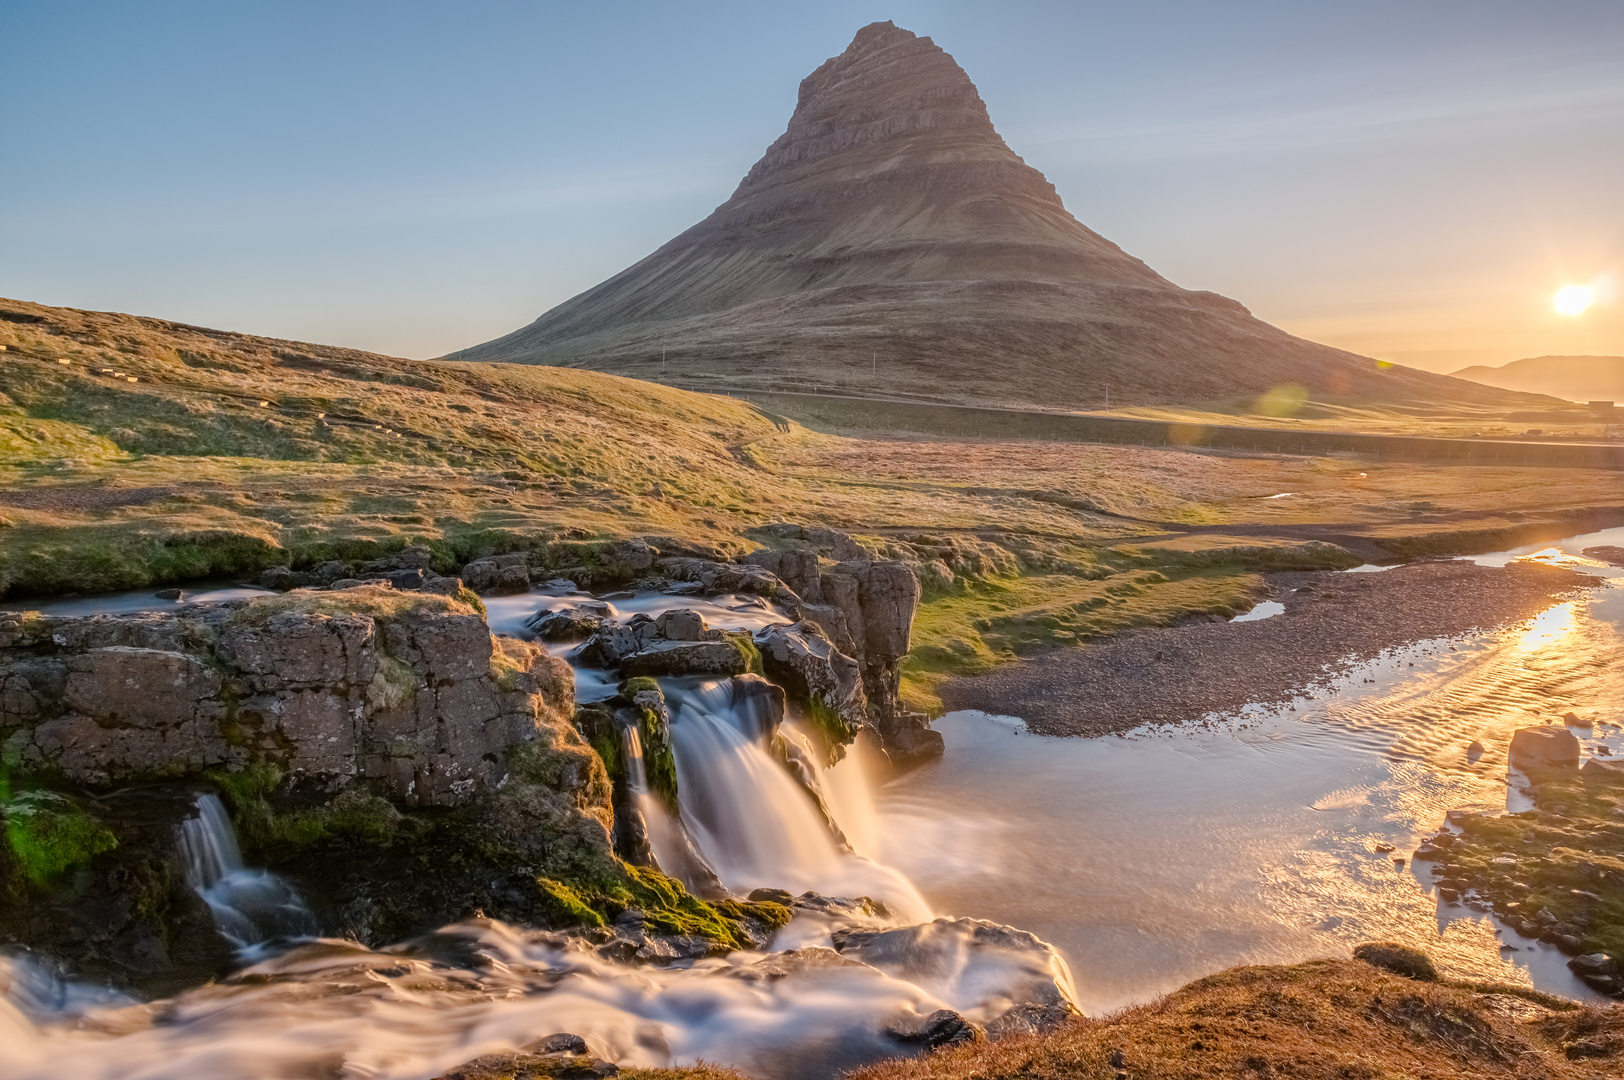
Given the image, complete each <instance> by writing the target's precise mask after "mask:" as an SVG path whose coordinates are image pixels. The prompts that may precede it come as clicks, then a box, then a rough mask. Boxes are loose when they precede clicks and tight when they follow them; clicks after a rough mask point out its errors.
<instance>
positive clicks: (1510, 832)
mask: <svg viewBox="0 0 1624 1080" xmlns="http://www.w3.org/2000/svg"><path fill="white" fill-rule="evenodd" d="M1527 775H1528V777H1529V779H1530V781H1531V783H1532V790H1533V795H1534V802H1535V806H1534V809H1533V810H1529V811H1525V812H1523V813H1519V814H1505V815H1502V816H1500V817H1468V818H1466V819H1464V820H1463V821H1462V822H1461V834H1460V836H1459V837H1457V838H1456V839H1454V840H1453V841H1447V840H1440V841H1439V843H1440V844H1441V847H1440V855H1441V857H1440V858H1439V859H1438V860H1437V862H1436V863H1435V864H1434V865H1435V871H1434V874H1435V877H1436V878H1437V879H1438V880H1439V881H1440V882H1451V883H1455V884H1454V885H1445V886H1444V887H1445V888H1449V887H1470V888H1473V889H1476V890H1477V891H1478V892H1479V893H1480V894H1481V895H1483V896H1485V897H1487V898H1489V899H1490V900H1491V901H1492V902H1493V904H1494V907H1495V910H1496V911H1497V912H1498V913H1499V914H1500V915H1501V916H1502V917H1503V918H1505V919H1506V920H1507V921H1509V922H1513V923H1514V924H1522V925H1525V926H1526V927H1527V928H1528V930H1527V932H1531V933H1536V934H1540V935H1542V936H1543V935H1545V934H1547V933H1561V932H1563V930H1564V929H1566V930H1571V931H1577V934H1576V935H1575V936H1578V937H1579V938H1580V940H1581V946H1580V947H1581V949H1582V950H1583V951H1584V952H1605V953H1607V954H1608V955H1610V956H1613V957H1614V958H1616V959H1618V960H1620V961H1624V776H1620V775H1619V774H1618V773H1614V772H1610V771H1599V770H1590V771H1581V770H1577V769H1571V768H1567V769H1564V768H1544V769H1530V770H1528V771H1527Z"/></svg>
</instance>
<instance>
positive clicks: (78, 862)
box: [0, 784, 118, 888]
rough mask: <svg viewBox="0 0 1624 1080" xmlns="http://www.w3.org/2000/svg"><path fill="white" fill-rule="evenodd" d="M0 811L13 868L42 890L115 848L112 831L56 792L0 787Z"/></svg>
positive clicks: (4, 785) (115, 840)
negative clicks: (3, 820)
mask: <svg viewBox="0 0 1624 1080" xmlns="http://www.w3.org/2000/svg"><path fill="white" fill-rule="evenodd" d="M0 813H3V814H4V817H5V825H6V847H7V849H8V850H9V852H10V854H11V858H12V861H13V864H14V866H15V867H16V868H17V869H18V871H20V872H21V874H22V875H23V876H24V877H25V878H26V879H27V880H28V881H29V882H31V883H32V884H34V885H36V886H39V887H41V888H52V887H55V886H57V885H59V884H61V883H62V881H63V879H64V878H65V877H66V876H67V874H68V872H69V871H70V870H73V869H74V868H76V867H79V866H83V865H85V864H86V863H88V862H90V860H91V859H93V858H95V857H96V856H97V855H100V854H102V853H103V852H108V851H112V850H113V849H115V848H117V847H118V838H117V837H116V836H114V835H113V833H112V830H110V829H108V828H107V826H105V825H103V824H102V823H101V821H99V820H98V819H97V818H95V817H93V816H92V815H90V814H88V813H86V812H85V811H84V809H82V808H81V807H80V806H79V804H78V803H77V802H76V801H75V800H73V799H71V798H69V797H68V796H66V795H62V794H59V793H57V792H52V791H24V792H19V793H16V794H12V793H11V792H10V791H9V784H0Z"/></svg>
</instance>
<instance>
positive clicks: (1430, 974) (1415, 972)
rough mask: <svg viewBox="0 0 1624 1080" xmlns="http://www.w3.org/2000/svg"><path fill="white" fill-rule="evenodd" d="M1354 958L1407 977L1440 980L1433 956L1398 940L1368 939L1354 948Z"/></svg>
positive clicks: (1421, 979) (1420, 979) (1424, 980)
mask: <svg viewBox="0 0 1624 1080" xmlns="http://www.w3.org/2000/svg"><path fill="white" fill-rule="evenodd" d="M1353 958H1354V959H1355V960H1363V961H1364V962H1365V963H1367V964H1369V965H1371V966H1372V967H1379V968H1381V969H1382V970H1384V971H1391V972H1392V973H1393V974H1395V975H1402V976H1404V977H1405V978H1406V979H1416V980H1419V981H1421V982H1437V981H1438V969H1437V968H1436V967H1434V966H1433V963H1432V958H1431V957H1429V956H1428V955H1427V954H1426V953H1424V952H1422V951H1421V950H1420V949H1413V948H1411V947H1410V946H1408V945H1401V944H1399V943H1398V942H1396V941H1367V942H1366V943H1364V944H1363V945H1360V946H1358V947H1356V948H1355V949H1354V950H1353Z"/></svg>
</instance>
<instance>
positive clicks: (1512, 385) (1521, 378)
mask: <svg viewBox="0 0 1624 1080" xmlns="http://www.w3.org/2000/svg"><path fill="white" fill-rule="evenodd" d="M1452 374H1453V375H1454V377H1455V378H1457V379H1470V380H1471V381H1472V382H1477V383H1482V384H1483V385H1485V386H1497V387H1500V388H1501V389H1503V390H1516V391H1520V392H1522V393H1525V394H1548V395H1550V396H1551V397H1557V398H1566V399H1567V400H1569V401H1598V400H1599V401H1624V356H1531V357H1529V358H1528V359H1526V360H1514V361H1512V362H1511V363H1509V364H1502V365H1500V366H1499V367H1489V366H1487V365H1484V364H1479V365H1477V366H1475V367H1468V368H1461V369H1460V370H1459V371H1456V372H1453V373H1452Z"/></svg>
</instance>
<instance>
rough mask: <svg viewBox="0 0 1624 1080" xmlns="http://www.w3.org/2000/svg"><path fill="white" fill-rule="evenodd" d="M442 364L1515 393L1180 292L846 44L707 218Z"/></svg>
mask: <svg viewBox="0 0 1624 1080" xmlns="http://www.w3.org/2000/svg"><path fill="white" fill-rule="evenodd" d="M449 359H455V360H485V361H504V362H508V361H512V362H521V363H536V364H557V365H568V366H579V367H589V368H594V369H596V370H600V371H608V372H613V373H616V374H621V375H632V376H637V377H643V378H660V379H672V378H677V379H695V380H696V381H697V380H698V378H699V377H700V376H703V380H704V382H705V384H706V385H707V386H708V385H712V384H714V383H717V382H720V383H722V384H723V385H727V386H736V387H740V388H750V389H789V390H809V389H814V388H817V387H821V388H822V389H824V390H828V389H830V388H836V389H837V390H838V392H840V393H858V394H881V395H894V394H902V395H910V396H922V397H926V398H933V399H939V400H949V401H993V402H1003V403H1012V404H1023V405H1037V406H1040V407H1044V408H1048V407H1054V406H1060V407H1077V406H1094V405H1098V404H1101V403H1102V394H1103V388H1104V387H1105V386H1106V385H1109V386H1110V388H1111V389H1110V395H1109V399H1110V400H1111V401H1113V402H1116V403H1119V404H1120V403H1126V402H1134V403H1144V402H1169V401H1186V402H1194V401H1210V400H1214V399H1223V398H1234V397H1236V396H1244V397H1247V398H1251V397H1254V396H1256V395H1258V394H1261V393H1264V392H1265V391H1268V390H1270V389H1271V388H1274V387H1277V386H1279V385H1281V384H1282V383H1297V384H1300V385H1302V386H1305V387H1307V388H1308V390H1309V391H1310V392H1311V393H1313V394H1315V395H1326V396H1338V397H1362V398H1378V399H1383V400H1388V401H1393V400H1405V399H1426V400H1453V401H1475V402H1507V403H1510V402H1514V401H1519V400H1537V399H1524V398H1521V397H1520V396H1519V395H1515V394H1510V393H1507V392H1505V391H1502V390H1497V389H1493V388H1490V387H1487V386H1482V385H1480V384H1476V383H1469V382H1465V381H1462V380H1459V379H1451V378H1448V377H1445V376H1440V375H1432V374H1429V373H1425V372H1421V371H1415V370H1411V369H1406V368H1395V367H1392V366H1391V365H1384V366H1381V367H1378V365H1377V363H1376V362H1375V361H1374V360H1372V359H1370V358H1368V357H1361V356H1356V355H1354V354H1352V353H1347V352H1343V351H1342V350H1339V349H1333V348H1328V347H1326V346H1323V345H1317V344H1315V343H1313V342H1309V341H1304V340H1302V339H1301V338H1296V337H1292V336H1291V335H1289V334H1287V333H1285V332H1284V331H1281V330H1279V329H1277V328H1276V327H1273V326H1270V325H1269V324H1267V323H1264V322H1261V321H1260V320H1258V319H1255V318H1253V317H1252V315H1251V314H1250V313H1249V312H1248V311H1247V310H1246V309H1245V308H1244V307H1242V306H1241V305H1240V304H1238V303H1236V302H1235V301H1233V300H1230V299H1227V298H1226V297H1222V296H1218V295H1216V294H1214V293H1210V292H1199V291H1191V290H1186V289H1181V288H1179V287H1178V286H1176V285H1174V284H1173V283H1171V282H1169V281H1168V280H1167V279H1166V278H1163V277H1162V276H1161V275H1159V274H1157V273H1156V272H1155V271H1154V270H1152V269H1151V268H1150V267H1148V266H1146V265H1145V264H1144V263H1143V262H1141V261H1140V260H1138V259H1136V258H1133V257H1132V256H1130V255H1128V254H1126V253H1124V252H1123V251H1122V250H1121V249H1120V248H1118V247H1117V246H1116V245H1115V244H1113V243H1111V242H1110V241H1109V240H1106V239H1105V238H1104V237H1101V236H1100V235H1099V234H1097V233H1095V232H1093V231H1092V230H1090V229H1088V228H1087V227H1085V226H1084V225H1082V224H1081V223H1079V222H1078V221H1077V219H1076V218H1074V217H1073V216H1072V215H1071V214H1070V213H1069V212H1068V211H1067V210H1066V208H1065V206H1064V205H1063V204H1062V203H1061V200H1060V196H1059V195H1058V194H1057V193H1056V191H1055V189H1054V186H1053V185H1052V184H1050V183H1049V181H1048V180H1047V179H1045V178H1044V177H1043V175H1042V174H1041V173H1039V172H1038V171H1037V170H1036V169H1033V168H1032V167H1031V166H1029V165H1027V164H1026V163H1025V162H1024V161H1023V160H1022V159H1021V158H1020V157H1019V156H1018V155H1017V154H1015V153H1014V152H1013V151H1012V150H1010V148H1009V147H1008V146H1007V145H1005V143H1004V140H1003V139H1002V138H1000V137H999V135H998V133H997V132H996V131H995V130H994V129H993V125H992V121H991V119H990V118H989V117H988V115H987V108H986V105H985V104H984V103H983V102H982V100H981V97H980V95H979V94H978V93H977V92H976V88H975V86H974V85H973V84H972V83H971V81H970V79H969V77H968V76H967V75H966V74H965V73H964V71H963V70H962V69H961V68H960V67H959V66H958V64H956V63H955V62H954V61H953V58H952V57H951V56H949V55H948V54H947V53H945V52H943V51H942V49H941V48H940V47H938V46H937V45H936V44H935V43H934V42H933V41H932V40H931V39H930V38H928V37H916V36H915V35H914V34H912V33H910V32H909V31H907V30H903V29H900V28H898V27H896V26H894V25H892V24H891V23H889V22H884V23H874V24H872V25H869V26H866V27H864V28H863V29H861V30H859V31H858V32H857V35H856V37H854V38H853V39H852V42H851V44H850V45H849V46H848V47H847V48H846V50H845V51H844V52H842V53H841V54H840V55H839V56H836V57H832V58H831V59H829V60H828V61H826V62H825V63H824V64H823V65H821V66H820V67H819V68H818V69H817V70H816V71H814V72H813V73H812V74H811V75H809V76H807V78H806V79H805V80H804V81H803V82H802V83H801V88H800V93H799V96H798V98H797V101H796V105H795V112H794V115H793V116H792V117H791V118H790V121H789V126H788V129H787V130H786V131H785V132H784V134H783V135H782V136H780V137H779V139H778V140H777V141H776V142H774V143H773V144H772V146H770V147H768V149H767V152H766V153H765V154H764V155H763V156H762V158H761V160H760V161H758V162H757V163H756V164H755V166H754V167H753V168H751V169H750V171H749V173H747V174H746V175H745V177H744V179H743V180H742V181H740V183H739V186H738V189H737V190H736V191H734V193H733V195H732V197H731V198H729V199H728V200H727V201H726V202H725V203H723V204H722V205H721V206H720V207H718V208H717V209H716V211H715V212H714V213H712V214H711V215H710V217H708V218H706V219H705V220H704V221H702V222H700V223H699V224H697V225H695V226H694V227H692V228H691V229H689V230H688V231H686V232H684V233H683V234H682V235H680V236H678V237H676V238H675V239H673V240H672V241H670V242H669V243H667V244H666V245H665V246H663V247H661V248H660V249H659V250H658V251H655V252H654V253H653V254H651V255H650V256H648V257H647V258H645V259H643V260H642V261H640V262H638V263H637V264H636V265H634V266H632V267H630V268H628V269H626V270H624V271H622V272H621V273H619V274H617V275H615V276H614V277H612V278H610V279H609V280H608V281H605V282H603V283H602V284H600V285H598V286H596V287H594V288H592V289H589V290H587V291H586V292H584V293H582V294H581V295H579V296H576V297H574V298H573V299H570V300H568V301H565V302H564V303H562V304H560V305H559V306H557V307H555V308H553V309H552V310H551V311H548V312H547V313H545V314H544V315H542V316H541V317H540V318H538V319H537V320H536V321H535V322H533V323H531V324H530V325H529V326H526V327H524V328H523V329H520V330H517V331H515V332H513V333H511V334H508V335H507V336H505V337H501V338H498V339H496V340H494V341H489V342H486V343H484V344H482V345H477V346H474V347H472V348H469V349H465V350H462V351H461V352H457V353H453V354H451V356H450V357H449Z"/></svg>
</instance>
